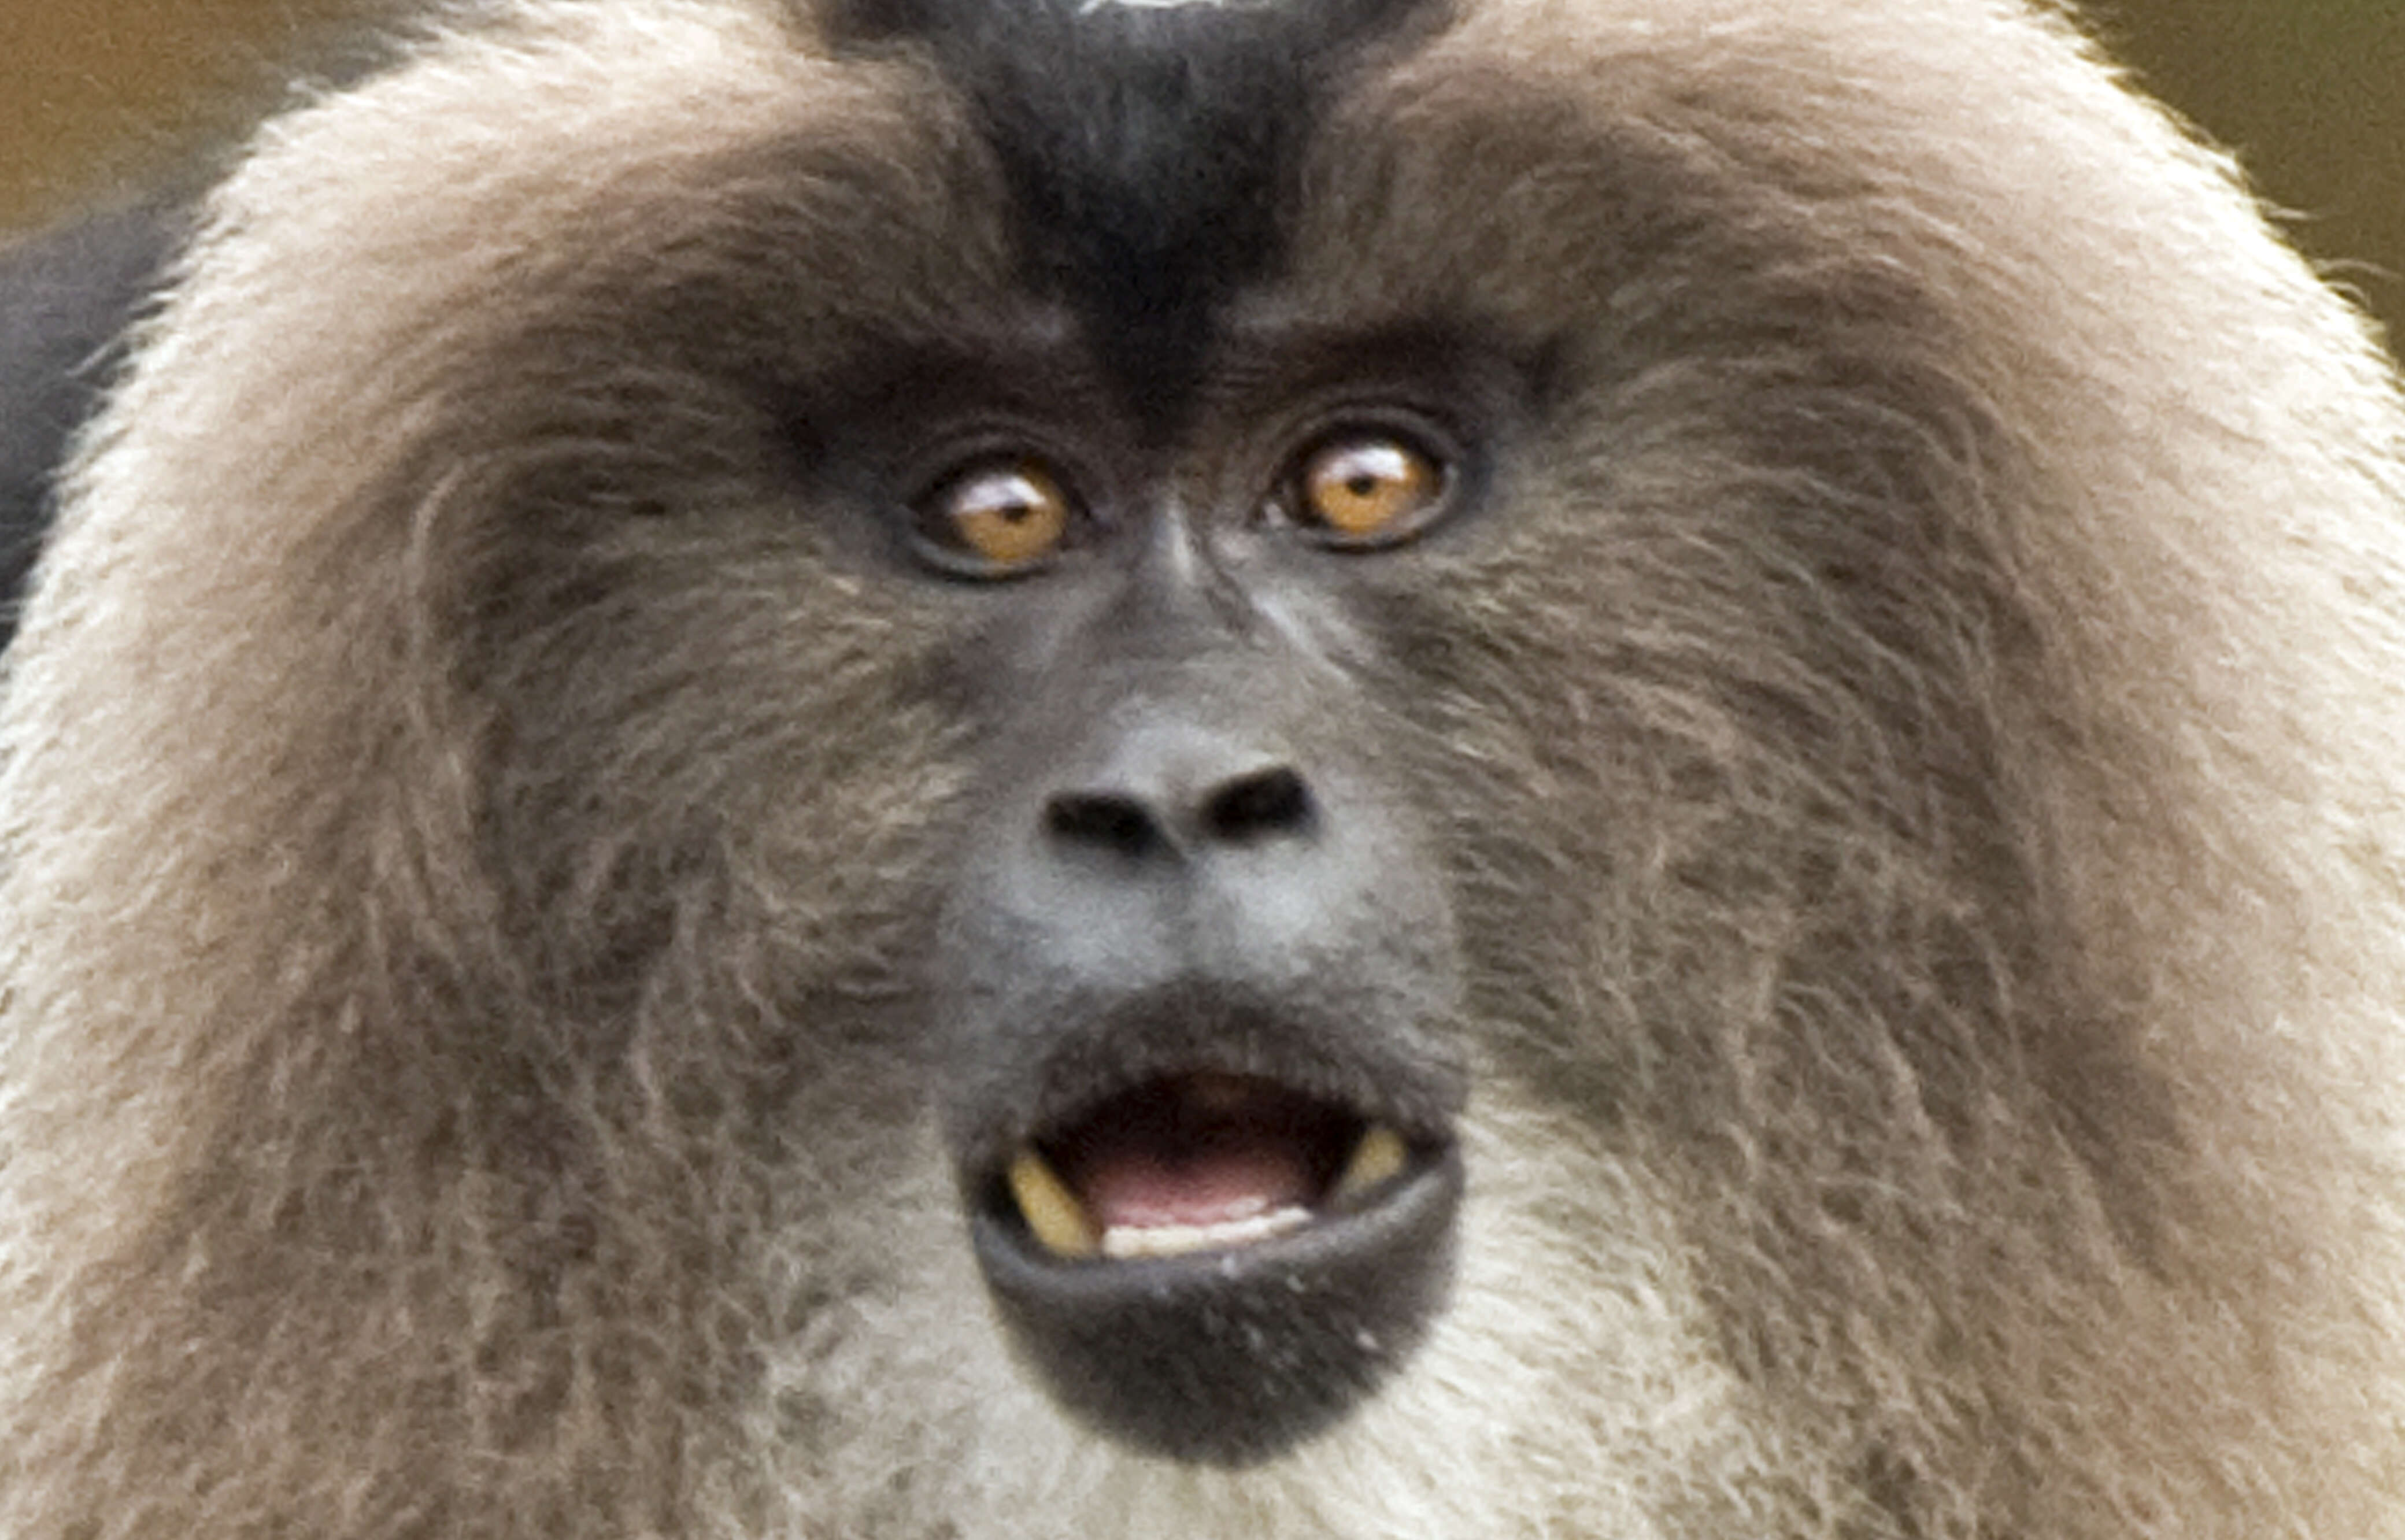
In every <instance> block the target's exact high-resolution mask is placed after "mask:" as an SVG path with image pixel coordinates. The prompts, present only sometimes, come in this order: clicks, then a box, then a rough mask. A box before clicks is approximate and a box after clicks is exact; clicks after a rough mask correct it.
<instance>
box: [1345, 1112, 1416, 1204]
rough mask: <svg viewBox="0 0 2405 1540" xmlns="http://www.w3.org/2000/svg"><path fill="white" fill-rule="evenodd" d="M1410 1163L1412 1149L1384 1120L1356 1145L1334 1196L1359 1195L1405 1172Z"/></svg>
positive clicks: (1348, 1196)
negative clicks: (1404, 1169)
mask: <svg viewBox="0 0 2405 1540" xmlns="http://www.w3.org/2000/svg"><path fill="white" fill-rule="evenodd" d="M1410 1163H1411V1152H1410V1151H1408V1150H1406V1149H1405V1148H1404V1147H1403V1136H1402V1135H1400V1134H1399V1133H1397V1132H1395V1130H1394V1129H1392V1128H1389V1127H1386V1126H1385V1124H1383V1123H1381V1124H1379V1125H1377V1126H1376V1127H1372V1128H1371V1130H1370V1131H1369V1132H1368V1133H1366V1134H1363V1135H1362V1136H1361V1142H1360V1143H1358V1144H1356V1145H1355V1146H1353V1158H1352V1159H1350V1160H1348V1161H1346V1162H1345V1163H1344V1174H1343V1176H1340V1177H1338V1178H1337V1179H1336V1191H1335V1193H1334V1195H1333V1196H1334V1197H1336V1198H1337V1200H1338V1201H1340V1202H1341V1201H1343V1200H1344V1199H1346V1198H1353V1197H1360V1196H1361V1195H1362V1194H1363V1193H1366V1192H1368V1191H1369V1190H1370V1189H1371V1188H1372V1187H1375V1186H1377V1185H1378V1184H1379V1183H1382V1182H1386V1181H1389V1180H1391V1179H1393V1178H1395V1177H1398V1176H1400V1175H1402V1174H1403V1168H1404V1167H1405V1166H1407V1165H1409V1164H1410Z"/></svg>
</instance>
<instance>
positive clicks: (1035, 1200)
mask: <svg viewBox="0 0 2405 1540" xmlns="http://www.w3.org/2000/svg"><path fill="white" fill-rule="evenodd" d="M1010 1196H1011V1197H1015V1198H1017V1199H1018V1200H1019V1212H1020V1217H1021V1218H1023V1219H1025V1220H1026V1221H1027V1228H1028V1229H1029V1230H1030V1231H1031V1232H1032V1233H1033V1234H1034V1237H1035V1239H1036V1240H1037V1241H1038V1242H1039V1243H1041V1244H1042V1245H1043V1247H1044V1249H1045V1250H1046V1251H1048V1252H1050V1253H1052V1254H1053V1255H1055V1256H1065V1257H1087V1256H1092V1255H1093V1254H1094V1253H1096V1252H1097V1251H1098V1250H1100V1249H1101V1245H1100V1239H1099V1238H1098V1237H1097V1236H1096V1235H1095V1233H1094V1222H1093V1221H1092V1220H1090V1219H1089V1218H1087V1217H1086V1210H1085V1206H1084V1205H1083V1204H1081V1203H1079V1202H1078V1201H1077V1195H1076V1194H1075V1193H1073V1192H1071V1191H1070V1190H1069V1185H1068V1183H1064V1182H1062V1180H1061V1178H1060V1176H1059V1174H1058V1173H1056V1172H1055V1171H1054V1170H1053V1169H1052V1168H1051V1166H1050V1165H1049V1164H1048V1163H1047V1162H1046V1160H1045V1159H1044V1157H1043V1156H1042V1155H1037V1154H1036V1153H1035V1152H1034V1150H1022V1151H1020V1155H1019V1158H1018V1159H1016V1160H1014V1161H1012V1162H1011V1163H1010Z"/></svg>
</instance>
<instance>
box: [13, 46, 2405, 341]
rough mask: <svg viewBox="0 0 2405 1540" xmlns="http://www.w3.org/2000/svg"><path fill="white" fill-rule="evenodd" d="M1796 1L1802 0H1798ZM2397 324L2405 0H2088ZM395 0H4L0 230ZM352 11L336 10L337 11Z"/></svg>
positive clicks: (95, 180) (2404, 320) (213, 133)
mask: <svg viewBox="0 0 2405 1540" xmlns="http://www.w3.org/2000/svg"><path fill="white" fill-rule="evenodd" d="M1793 3H1795V4H1809V3H1810V0H1793ZM2091 5H2092V9H2093V13H2094V14H2095V16H2096V18H2097V21H2098V24H2099V26H2100V29H2101V30H2102V31H2103V33H2104V35H2105V36H2106V37H2107V38H2108V39H2110V40H2111V41H2112V43H2113V44H2114V46H2115V47H2116V48H2117V50H2118V51H2119V52H2120V53H2121V54H2122V55H2123V56H2124V57H2126V58H2128V59H2129V60H2131V62H2132V63H2135V64H2136V65H2137V66H2138V68H2139V69H2140V71H2141V72H2142V73H2143V75H2144V77H2145V78H2146V79H2147V80H2148V81H2149V82H2150V83H2151V84H2152V85H2153V86H2154V88H2155V89H2156V90H2157V91H2159V93H2160V94H2162V95H2164V96H2165V97H2168V98H2169V99H2170V100H2172V101H2173V102H2174V103H2176V104H2178V105H2180V107H2181V108H2182V109H2183V110H2185V111H2186V112H2187V113H2188V115H2189V116H2190V117H2192V118H2194V119H2196V120H2197V121H2198V122H2200V123H2202V124H2203V125H2205V127H2206V128H2207V129H2208V130H2209V131H2210V132H2211V133H2213V134H2215V136H2216V137H2218V138H2220V139H2222V140H2223V141H2225V142H2227V143H2229V144H2230V145H2233V146H2235V147H2238V148H2239V149H2240V150H2241V151H2242V152H2243V155H2244V157H2245V160H2246V162H2247V164H2248V165H2249V166H2251V167H2252V168H2253V169H2254V171H2255V174H2256V175H2257V179H2258V181H2259V182H2260V184H2261V186H2262V187H2263V189H2264V190H2265V192H2266V193H2267V194H2268V195H2269V196H2270V197H2271V199H2272V200H2274V201H2275V202H2276V203H2279V204H2280V205H2281V206H2283V207H2284V208H2286V209H2289V210H2292V211H2294V212H2295V214H2296V215H2297V217H2298V219H2297V223H2296V226H2295V229H2296V232H2297V236H2298V239H2299V240H2300V242H2301V243H2302V244H2303V245H2304V246H2305V247H2306V248H2307V249H2308V250H2310V251H2311V252H2313V253H2314V256H2316V257H2317V258H2320V259H2322V260H2324V261H2325V262H2326V263H2328V264H2330V265H2331V267H2332V269H2333V271H2334V272H2336V273H2338V274H2339V275H2340V276H2341V277H2342V280H2344V281H2345V282H2347V283H2348V284H2350V285H2351V286H2352V287H2354V288H2355V289H2356V291H2357V292H2358V293H2360V294H2362V295H2363V296H2364V298H2365V299H2366V300H2367V301H2368V302H2370V304H2371V305H2372V306H2373V307H2374V308H2375V309H2377V310H2379V311H2380V312H2382V313H2383V314H2384V315H2386V316H2387V317H2388V318H2389V321H2390V324H2391V327H2392V329H2393V330H2395V331H2396V332H2397V333H2398V335H2405V0H2091ZM379 7H382V8H385V9H387V10H388V9H389V8H390V5H389V0H0V228H6V227H8V226H12V225H22V224H25V223H28V222H31V221H34V220H37V219H41V218H45V217H52V216H55V215H58V214H61V213H63V212H65V211H68V210H71V209H73V208H74V207H76V206H77V204H78V203H89V202H91V201H92V200H94V199H95V198H105V197H107V196H110V195H111V194H112V193H118V194H121V193H122V192H123V191H124V190H125V189H131V188H134V187H138V186H142V185H145V184H146V183H149V182H155V181H157V180H158V179H160V178H161V177H162V175H174V174H175V173H176V171H177V169H178V168H186V169H189V168H190V165H191V164H192V161H191V157H190V147H191V146H192V145H194V144H195V143H201V144H206V143H209V142H211V141H213V140H215V141H221V140H222V139H223V138H224V136H225V135H227V134H228V133H231V132H232V130H233V129H234V128H235V127H237V126H238V125H239V124H240V123H241V122H242V121H243V120H244V119H245V118H246V117H247V116H248V115H249V114H250V113H252V112H254V111H256V110H257V109H259V108H260V107H262V106H266V105H274V102H275V101H277V100H278V92H279V91H280V89H281V83H282V82H283V81H284V80H285V79H287V78H288V77H290V76H291V75H292V73H293V72H294V70H295V69H296V67H298V68H301V69H312V68H317V69H333V70H336V71H339V70H340V69H341V67H342V64H343V61H344V58H345V50H346V43H345V38H346V37H355V36H356V35H357V24H356V18H357V17H358V16H359V15H362V14H372V13H373V11H374V10H375V9H377V8H379ZM346 15H347V17H349V18H351V19H352V20H350V21H345V20H344V18H345V16H346Z"/></svg>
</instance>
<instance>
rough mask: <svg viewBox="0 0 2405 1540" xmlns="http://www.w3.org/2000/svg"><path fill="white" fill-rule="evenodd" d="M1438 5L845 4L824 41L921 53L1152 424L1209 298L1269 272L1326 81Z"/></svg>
mask: <svg viewBox="0 0 2405 1540" xmlns="http://www.w3.org/2000/svg"><path fill="white" fill-rule="evenodd" d="M1443 3H1444V0H1187V3H1182V4H1166V5H1164V4H1144V3H1129V0H846V3H845V4H844V5H843V6H842V7H841V8H840V11H839V14H838V18H837V26H838V29H839V31H840V32H841V33H842V34H843V35H845V36H846V37H847V38H848V39H849V40H851V41H855V42H876V41H882V40H901V39H916V40H919V41H921V42H924V43H925V44H927V45H928V46H929V47H930V48H931V49H933V51H934V55H935V60H936V63H937V64H938V66H939V67H940V68H941V69H942V70H943V72H944V74H945V75H946V77H948V78H949V80H950V81H951V82H952V84H953V86H954V87H955V88H956V89H957V90H958V91H961V93H962V95H963V97H964V98H965V99H966V100H967V101H968V103H969V104H970V105H971V107H972V110H973V111H974V112H975V114H976V116H977V122H978V124H979V126H980V127H981V129H982V131H983V133H985V135H986V137H987V139H988V141H989V142H990V144H991V145H992V149H993V152H994V155H995V158H996V160H997V161H998V162H999V163H1000V165H1001V167H1002V170H1003V174H1004V175H1005V177H1006V179H1007V184H1008V187H1009V189H1010V193H1011V197H1012V200H1013V211H1012V212H1013V217H1014V220H1015V224H1016V227H1017V231H1018V235H1019V241H1020V251H1021V253H1022V255H1023V259H1024V260H1025V262H1026V264H1027V269H1028V276H1029V278H1030V281H1031V282H1033V283H1034V284H1035V285H1037V286H1038V287H1040V288H1042V289H1043V290H1045V291H1046V292H1047V293H1048V294H1050V295H1052V296H1054V297H1057V298H1059V299H1061V300H1062V301H1065V302H1066V303H1067V304H1069V305H1070V306H1071V307H1072V308H1073V309H1075V310H1076V312H1078V313H1079V314H1080V315H1084V316H1085V317H1086V319H1087V321H1088V324H1089V325H1090V328H1091V329H1092V331H1093V337H1094V342H1095V344H1096V346H1097V348H1098V350H1099V351H1100V352H1101V354H1102V356H1103V361H1104V365H1105V367H1107V368H1108V369H1109V370H1110V371H1111V372H1112V373H1113V375H1114V376H1116V377H1117V378H1118V381H1119V383H1120V385H1122V387H1123V388H1125V389H1126V390H1127V391H1128V393H1129V395H1130V398H1131V399H1132V401H1133V402H1134V403H1135V404H1136V405H1137V407H1138V409H1139V410H1140V411H1141V412H1142V413H1143V414H1144V415H1145V416H1146V417H1147V418H1149V419H1151V420H1153V421H1155V422H1156V423H1161V422H1165V421H1167V420H1169V419H1172V418H1174V416H1175V415H1176V413H1177V410H1178V406H1179V403H1180V402H1181V401H1182V399H1184V398H1185V396H1186V395H1187V394H1188V392H1189V391H1190V389H1191V387H1192V384H1193V381H1194V379H1195V376H1196V371H1198V370H1199V368H1200V366H1201V362H1202V357H1203V356H1204V354H1205V353H1206V352H1207V349H1208V347H1209V343H1210V340H1211V334H1212V328H1213V324H1214V320H1215V317H1216V316H1217V314H1218V311H1219V309H1220V306H1221V304H1222V302H1223V301H1225V300H1226V299H1227V297H1228V296H1229V295H1230V294H1231V293H1232V292H1234V291H1235V290H1236V289H1237V288H1239V287H1242V286H1243V285H1245V284H1246V283H1247V282H1250V281H1253V280H1256V279H1259V278H1261V277H1263V276H1264V275H1266V274H1268V273H1272V272H1273V271H1274V269H1275V267H1276V265H1277V263H1278V260H1279V257H1280V255H1281V252H1282V250H1283V247H1284V245H1285V240H1286V233H1287V219H1288V217H1289V213H1290V210H1291V207H1292V204H1293V199H1294V192H1295V186H1294V183H1295V174H1296V168H1297V163H1298V161H1299V160H1300V158H1301V153H1302V150H1303V148H1304V147H1305V145H1306V144H1307V143H1308V141H1309V139H1310V136H1311V133H1312V130H1313V128H1314V126H1315V122H1316V120H1317V119H1318V117H1319V114H1320V112H1321V110H1322V108H1323V107H1324V105H1325V104H1326V102H1327V100H1328V97H1329V93H1330V91H1332V90H1333V89H1334V86H1335V83H1336V81H1337V80H1338V79H1339V78H1340V77H1342V76H1343V73H1344V71H1345V70H1346V68H1347V67H1348V66H1349V65H1350V64H1351V63H1353V62H1354V61H1355V60H1356V59H1357V57H1358V56H1359V54H1360V53H1361V51H1362V49H1364V48H1365V47H1367V46H1368V45H1370V44H1371V42H1372V41H1373V40H1375V39H1377V38H1380V37H1382V36H1385V35H1389V34H1391V33H1393V32H1395V31H1396V30H1397V29H1398V28H1399V26H1400V25H1401V24H1402V23H1403V22H1404V21H1406V20H1409V19H1413V18H1416V17H1420V16H1424V15H1428V14H1430V13H1433V12H1436V11H1437V10H1438V9H1439V8H1440V7H1442V4H1443Z"/></svg>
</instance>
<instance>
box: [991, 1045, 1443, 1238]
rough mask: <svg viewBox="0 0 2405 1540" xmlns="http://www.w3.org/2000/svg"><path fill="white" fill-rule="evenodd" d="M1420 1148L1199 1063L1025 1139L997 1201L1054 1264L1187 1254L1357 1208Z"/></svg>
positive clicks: (1330, 1105) (1383, 1190)
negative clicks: (1200, 1066) (1190, 1070)
mask: <svg viewBox="0 0 2405 1540" xmlns="http://www.w3.org/2000/svg"><path fill="white" fill-rule="evenodd" d="M1426 1155H1428V1152H1419V1153H1416V1154H1415V1152H1414V1150H1413V1144H1412V1142H1411V1141H1409V1140H1407V1139H1406V1138H1405V1137H1404V1136H1403V1134H1402V1133H1401V1132H1400V1131H1399V1129H1397V1128H1396V1127H1393V1126H1392V1125H1389V1124H1387V1123H1384V1122H1381V1121H1378V1120H1376V1119H1374V1118H1371V1117H1368V1116H1365V1115H1364V1114H1362V1113H1358V1112H1356V1111H1354V1110H1352V1109H1350V1108H1347V1107H1344V1106H1342V1105H1340V1104H1338V1103H1335V1102H1331V1101H1326V1100H1322V1099H1318V1098H1315V1097H1312V1096H1308V1095H1305V1094H1303V1093H1301V1092H1299V1091H1295V1090H1292V1089H1289V1088H1287V1087H1286V1086H1283V1085H1277V1084H1275V1083H1274V1082H1272V1081H1268V1080H1263V1079H1259V1078H1256V1077H1253V1076H1249V1075H1238V1074H1229V1073H1223V1072H1218V1071H1198V1072H1193V1073H1187V1074H1179V1075H1173V1076H1168V1077H1165V1078H1162V1079H1158V1080H1153V1081H1149V1082H1146V1083H1145V1084H1143V1085H1138V1086H1135V1087H1133V1088H1132V1089H1130V1090H1128V1091H1125V1092H1122V1093H1120V1094H1118V1095H1117V1096H1114V1097H1111V1098H1109V1099H1106V1100H1104V1101H1103V1102H1102V1103H1100V1104H1099V1105H1097V1106H1095V1107H1094V1108H1092V1109H1091V1110H1090V1111H1088V1112H1086V1113H1081V1114H1079V1115H1077V1116H1075V1117H1073V1118H1071V1119H1069V1120H1068V1121H1066V1122H1064V1123H1063V1124H1062V1125H1061V1126H1060V1127H1055V1128H1052V1129H1048V1130H1046V1131H1044V1132H1042V1133H1039V1134H1038V1135H1037V1136H1036V1137H1035V1138H1034V1139H1031V1140H1029V1141H1026V1142H1025V1143H1023V1144H1021V1145H1020V1149H1019V1151H1018V1153H1017V1154H1016V1155H1014V1156H1012V1158H1011V1160H1010V1163H1009V1166H1008V1168H1007V1169H1006V1172H1005V1174H1004V1180H1003V1183H1002V1192H1001V1193H1000V1194H998V1195H997V1197H998V1199H999V1200H1001V1201H1004V1202H1006V1204H1007V1205H1008V1206H1009V1207H1010V1208H1011V1209H1013V1210H1015V1211H1016V1214H1017V1217H1018V1219H1019V1221H1020V1224H1021V1225H1024V1227H1025V1231H1026V1235H1027V1237H1028V1239H1030V1240H1032V1241H1033V1242H1034V1246H1035V1247H1036V1248H1037V1249H1038V1250H1039V1251H1041V1252H1042V1253H1045V1254H1047V1255H1048V1256H1050V1257H1052V1258H1055V1259H1058V1260H1061V1261H1064V1262H1083V1261H1098V1260H1099V1261H1112V1262H1127V1261H1135V1260H1141V1259H1146V1258H1171V1257H1184V1256H1191V1255H1196V1254H1198V1253H1218V1252H1232V1251H1239V1250H1244V1249H1248V1248H1252V1247H1257V1246H1261V1245H1264V1244H1266V1243H1268V1242H1271V1241H1273V1240H1276V1239H1280V1238H1282V1237H1286V1236H1290V1235H1295V1234H1297V1233H1299V1232H1301V1231H1305V1230H1308V1229H1310V1228H1312V1227H1313V1226H1314V1225H1319V1224H1322V1223H1325V1222H1327V1221H1329V1220H1333V1219H1337V1218H1341V1217H1343V1216H1346V1215H1350V1214H1356V1213H1360V1212H1362V1211H1366V1210H1368V1209H1370V1208H1372V1207H1374V1206H1375V1205H1376V1204H1377V1203H1378V1202H1379V1201H1380V1200H1381V1199H1382V1198H1383V1197H1385V1196H1386V1195H1387V1194H1388V1193H1389V1192H1390V1191H1391V1190H1392V1189H1393V1188H1394V1187H1395V1186H1396V1185H1397V1184H1398V1183H1399V1182H1400V1181H1401V1180H1402V1179H1403V1178H1404V1177H1406V1176H1407V1175H1408V1174H1410V1172H1411V1171H1412V1170H1413V1169H1414V1168H1415V1166H1417V1165H1418V1164H1420V1162H1421V1160H1422V1159H1423V1158H1425V1157H1426Z"/></svg>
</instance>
